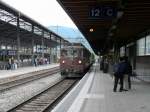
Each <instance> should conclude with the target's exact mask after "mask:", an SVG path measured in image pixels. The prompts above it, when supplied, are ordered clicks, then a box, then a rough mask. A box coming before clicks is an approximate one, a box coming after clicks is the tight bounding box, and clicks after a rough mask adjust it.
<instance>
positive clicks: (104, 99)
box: [52, 64, 150, 112]
mask: <svg viewBox="0 0 150 112" xmlns="http://www.w3.org/2000/svg"><path fill="white" fill-rule="evenodd" d="M149 93H150V84H148V83H143V82H140V81H138V80H136V79H132V89H131V90H129V91H126V92H113V79H112V77H111V76H110V75H109V74H106V73H102V72H101V71H99V66H98V65H96V64H95V65H94V67H93V69H92V71H91V72H90V73H87V74H86V75H85V76H84V77H83V79H82V80H81V81H80V82H79V83H78V84H77V85H76V86H75V87H74V88H73V89H72V90H71V92H70V93H69V94H68V95H67V96H66V97H65V98H64V99H63V100H62V101H61V102H60V103H59V104H58V105H57V106H56V107H55V108H54V109H53V110H52V112H150V107H149V105H150V94H149Z"/></svg>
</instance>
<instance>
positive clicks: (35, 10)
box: [0, 0, 92, 51]
mask: <svg viewBox="0 0 150 112" xmlns="http://www.w3.org/2000/svg"><path fill="white" fill-rule="evenodd" d="M0 1H3V2H5V3H6V4H8V5H10V6H11V7H13V8H15V9H16V10H18V11H20V12H21V13H23V14H25V15H26V16H28V17H29V18H32V19H33V20H35V21H36V22H38V23H40V24H42V25H43V26H45V27H49V26H66V27H71V28H76V29H77V27H76V25H75V24H74V23H73V22H72V20H71V19H70V17H69V16H68V15H67V14H66V12H65V11H64V10H63V8H62V7H61V6H60V5H59V3H58V2H57V1H56V0H0ZM81 35H82V34H81ZM81 37H82V38H84V37H83V35H82V36H81ZM84 40H85V39H84ZM84 44H85V45H86V47H87V48H89V49H90V50H91V47H90V45H89V44H88V42H87V41H86V40H85V42H84ZM91 51H92V50H91Z"/></svg>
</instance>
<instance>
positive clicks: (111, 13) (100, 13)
mask: <svg viewBox="0 0 150 112" xmlns="http://www.w3.org/2000/svg"><path fill="white" fill-rule="evenodd" d="M89 15H90V18H92V19H113V18H115V17H116V15H117V10H116V8H114V7H111V6H99V7H92V8H90V11H89Z"/></svg>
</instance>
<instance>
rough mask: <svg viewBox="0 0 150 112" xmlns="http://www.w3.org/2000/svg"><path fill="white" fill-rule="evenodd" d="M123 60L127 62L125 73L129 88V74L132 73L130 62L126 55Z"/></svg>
mask: <svg viewBox="0 0 150 112" xmlns="http://www.w3.org/2000/svg"><path fill="white" fill-rule="evenodd" d="M125 62H126V64H127V68H126V73H125V74H127V76H128V88H129V89H131V78H130V77H131V75H132V66H131V64H130V62H129V61H128V57H125Z"/></svg>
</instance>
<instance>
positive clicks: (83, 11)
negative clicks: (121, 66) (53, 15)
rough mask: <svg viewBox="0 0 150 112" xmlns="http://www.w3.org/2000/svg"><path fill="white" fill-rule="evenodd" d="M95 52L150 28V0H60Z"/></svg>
mask: <svg viewBox="0 0 150 112" xmlns="http://www.w3.org/2000/svg"><path fill="white" fill-rule="evenodd" d="M57 1H58V2H59V4H60V5H61V6H62V7H63V8H64V10H65V11H66V12H67V14H68V15H69V16H70V17H71V19H72V20H73V21H74V23H75V24H76V25H77V27H78V28H79V30H80V31H81V32H82V33H83V35H84V36H85V38H86V39H87V40H88V42H89V43H90V45H91V47H92V48H93V50H94V52H95V53H96V54H98V53H99V52H100V53H101V54H105V53H107V52H108V51H109V50H111V49H112V48H114V46H119V47H121V46H123V45H125V44H128V43H130V42H133V41H135V40H137V39H139V38H141V37H142V35H145V34H146V33H147V32H149V30H148V29H149V28H150V0H57Z"/></svg>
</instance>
